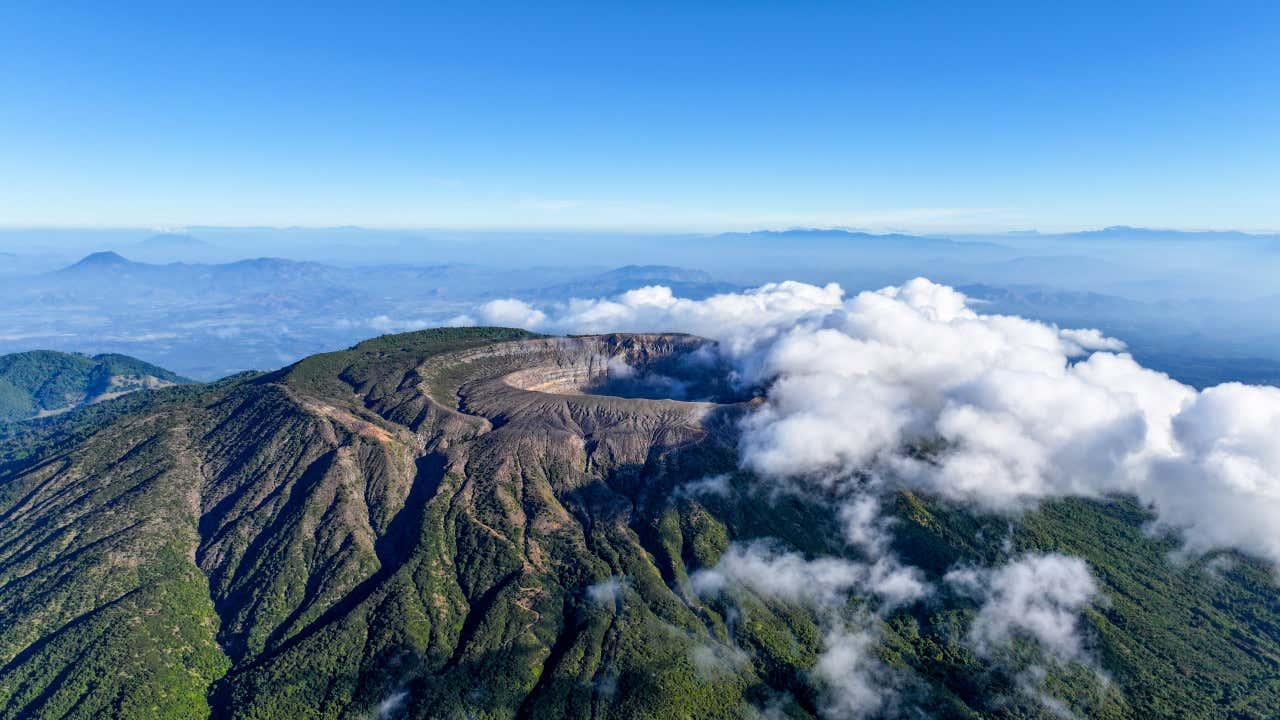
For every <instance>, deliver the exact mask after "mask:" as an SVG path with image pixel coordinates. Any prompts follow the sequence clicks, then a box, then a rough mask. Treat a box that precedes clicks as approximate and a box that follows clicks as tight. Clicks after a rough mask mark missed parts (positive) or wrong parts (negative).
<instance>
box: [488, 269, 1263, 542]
mask: <svg viewBox="0 0 1280 720" xmlns="http://www.w3.org/2000/svg"><path fill="white" fill-rule="evenodd" d="M486 308H488V311H487V313H488V314H489V315H501V316H502V318H503V321H504V324H517V325H524V326H526V327H532V328H534V329H539V330H544V331H549V332H571V331H572V332H602V331H659V330H673V331H686V332H693V333H696V334H701V335H704V336H708V337H711V338H713V339H716V340H718V341H720V350H721V352H722V353H723V354H724V355H725V356H726V358H727V359H729V360H730V361H731V362H732V363H733V364H734V366H735V368H736V377H737V379H739V380H740V381H742V382H744V383H754V384H758V385H760V386H762V387H764V388H765V390H766V394H765V402H764V403H762V404H761V405H760V407H758V408H757V409H756V410H755V411H754V412H752V413H751V414H750V415H749V416H748V417H747V418H746V419H745V420H744V422H743V425H742V438H741V446H740V451H741V457H742V461H743V464H744V466H746V467H747V468H749V469H752V470H755V471H757V472H759V473H761V474H762V475H765V476H786V477H792V478H799V479H802V480H806V481H813V482H817V483H821V484H823V485H825V486H828V487H831V486H840V485H842V484H845V483H848V482H849V480H850V478H852V477H853V476H854V474H855V473H865V472H872V473H875V474H876V475H878V476H882V477H884V478H886V481H887V482H894V483H901V484H905V485H907V486H910V487H915V488H920V489H924V490H927V491H930V492H934V493H937V494H939V495H942V496H944V497H948V498H952V499H956V500H961V501H966V502H970V503H973V504H975V505H978V506H980V507H983V508H986V509H989V510H996V511H1007V510H1013V509H1018V508H1021V507H1024V506H1026V505H1028V504H1030V503H1034V502H1035V501H1037V500H1039V499H1041V498H1045V497H1061V496H1100V495H1105V494H1108V493H1115V492H1121V493H1132V494H1134V495H1136V496H1137V497H1138V498H1139V499H1140V500H1141V501H1143V502H1145V503H1149V504H1152V505H1154V506H1155V507H1156V509H1157V510H1158V512H1159V518H1160V520H1161V521H1162V522H1164V523H1166V524H1168V525H1171V526H1175V527H1178V528H1180V529H1182V530H1183V531H1184V532H1185V534H1186V537H1187V540H1188V542H1189V547H1190V548H1191V549H1193V550H1205V549H1210V548H1238V549H1241V550H1245V551H1248V552H1253V553H1258V554H1260V555H1262V556H1264V557H1266V558H1268V559H1270V560H1272V561H1273V562H1280V524H1276V523H1274V522H1270V520H1271V519H1273V518H1275V517H1280V451H1278V450H1277V448H1280V443H1276V442H1275V441H1274V439H1275V438H1276V437H1278V436H1280V434H1278V431H1277V429H1276V423H1277V422H1280V421H1277V419H1276V418H1278V417H1280V390H1275V389H1269V388H1257V387H1247V386H1241V385H1227V386H1221V387H1219V388H1211V389H1209V390H1206V391H1203V392H1200V393H1197V392H1196V391H1195V390H1194V389H1192V388H1190V387H1188V386H1186V385H1183V384H1181V383H1178V382H1176V381H1174V380H1172V379H1170V378H1169V377H1167V376H1166V375H1164V374H1162V373H1158V372H1155V371H1152V370H1149V369H1147V368H1144V367H1142V366H1141V365H1139V364H1138V363H1137V362H1136V361H1134V360H1133V358H1132V357H1130V356H1129V355H1126V354H1121V353H1119V352H1117V351H1119V350H1121V349H1123V347H1124V346H1123V343H1121V342H1120V341H1118V340H1114V339H1111V338H1107V337H1105V336H1103V335H1102V334H1101V333H1100V332H1098V331H1097V330H1091V329H1059V328H1057V327H1054V326H1051V325H1046V324H1044V323H1039V322H1034V321H1031V320H1026V319H1023V318H1018V317H1011V316H1001V315H985V314H980V313H978V312H975V311H974V310H973V309H972V308H971V307H970V306H969V304H968V302H967V300H966V298H965V296H964V295H963V294H961V293H959V292H957V291H955V290H954V289H952V288H949V287H946V286H943V285H938V284H935V283H931V282H929V281H928V280H924V279H916V280H913V281H911V282H908V283H906V284H904V285H902V286H900V287H889V288H885V289H883V290H879V291H875V292H863V293H860V294H858V295H855V296H852V297H845V295H844V293H843V291H842V290H841V289H840V287H839V286H837V285H834V284H833V285H827V286H825V287H817V286H813V285H807V284H804V283H797V282H782V283H771V284H768V285H764V286H762V287H760V288H757V289H755V290H750V291H747V292H742V293H729V294H722V295H717V296H714V297H711V298H708V299H706V300H689V299H686V298H679V297H676V296H674V295H673V294H672V292H671V291H670V290H669V289H668V288H665V287H648V288H642V289H640V290H634V291H631V292H628V293H624V294H623V295H620V296H618V297H616V298H613V299H598V300H573V301H570V302H569V303H567V304H564V305H561V306H556V307H553V308H547V309H541V308H535V307H532V306H529V305H527V304H524V303H519V302H517V301H495V303H490V304H489V305H488V306H486ZM482 314H483V313H482ZM485 321H486V322H488V321H491V320H490V319H488V318H486V320H485ZM920 450H926V451H927V452H926V453H925V454H924V456H923V457H922V456H921V453H920V452H918V451H920Z"/></svg>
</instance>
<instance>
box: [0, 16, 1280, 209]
mask: <svg viewBox="0 0 1280 720" xmlns="http://www.w3.org/2000/svg"><path fill="white" fill-rule="evenodd" d="M262 5H266V3H263V4H262ZM271 5H272V7H271V8H270V9H266V8H263V7H258V6H257V4H254V5H248V4H246V5H235V4H232V3H216V4H212V3H211V4H207V5H199V6H197V5H191V6H187V5H186V4H181V3H156V4H145V3H127V2H122V3H117V4H109V3H86V4H78V3H59V4H56V7H55V4H54V3H47V2H32V3H25V2H16V3H15V2H9V3H5V4H4V5H3V9H0V225H8V226H15V225H16V226H23V225H59V226H154V227H162V226H182V225H189V224H215V225H336V224H357V225H369V226H380V227H485V228H491V227H495V228H510V227H566V228H627V229H672V230H720V229H725V230H728V229H743V228H754V227H786V226H795V225H818V226H847V227H864V228H871V229H908V230H926V231H927V230H934V231H943V230H946V231H962V230H1000V229H1011V228H1040V229H1046V230H1052V229H1071V228H1079V227H1096V226H1103V225H1110V224H1120V223H1125V224H1140V225H1151V226H1160V227H1182V228H1239V229H1280V92H1278V91H1277V90H1276V88H1280V3H1274V2H1260V3H1230V2H1225V3H1223V2H1218V3H1207V2H1206V3H1151V4H1144V3H1105V4H1101V3H1100V4H1096V5H1092V4H1088V3H985V4H983V9H981V10H972V9H963V8H955V7H952V5H953V4H952V3H803V2H791V3H746V4H741V5H739V4H734V5H731V4H729V3H723V4H721V3H714V4H712V3H706V4H698V3H680V4H655V3H631V4H620V3H581V4H578V3H551V4H549V5H548V6H547V7H539V8H530V7H523V6H520V5H515V4H512V5H500V4H488V5H485V6H484V7H483V8H480V7H478V5H475V6H471V7H468V6H467V5H464V4H456V5H455V4H425V3H416V4H414V5H412V6H396V5H380V4H376V3H359V4H356V3H352V4H350V5H346V6H336V5H332V4H329V5H327V7H326V8H325V9H317V8H313V7H308V6H307V5H301V4H299V5H292V6H290V5H288V4H284V3H279V4H275V3H273V4H271ZM1114 5H1124V6H1125V7H1122V8H1121V7H1113V6H1114Z"/></svg>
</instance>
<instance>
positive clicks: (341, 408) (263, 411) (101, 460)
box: [0, 329, 1280, 718]
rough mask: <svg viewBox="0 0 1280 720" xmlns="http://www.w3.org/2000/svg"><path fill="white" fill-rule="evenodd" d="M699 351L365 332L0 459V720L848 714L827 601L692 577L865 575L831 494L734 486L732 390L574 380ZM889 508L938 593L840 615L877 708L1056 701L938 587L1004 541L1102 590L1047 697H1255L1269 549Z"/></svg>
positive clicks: (1265, 704) (1269, 595)
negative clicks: (997, 651) (991, 652)
mask: <svg viewBox="0 0 1280 720" xmlns="http://www.w3.org/2000/svg"><path fill="white" fill-rule="evenodd" d="M702 342H703V341H701V340H699V339H697V338H692V337H688V336H679V335H641V336H600V337H587V338H541V337H536V336H532V335H529V334H527V333H524V332H521V331H513V330H502V329H457V330H437V331H424V332H420V333H412V334H408V335H400V336H387V337H383V338H379V339H376V340H371V341H368V342H366V343H362V344H361V345H359V346H357V347H355V348H353V349H352V350H349V351H344V352H339V353H330V354H325V355H318V356H315V357H312V358H309V359H307V360H304V361H303V362H301V363H298V364H296V365H294V366H291V367H289V368H286V369H285V370H282V371H279V372H276V373H272V374H268V375H253V376H246V377H243V378H239V379H234V380H230V381H227V382H224V383H220V384H216V385H213V386H200V387H183V388H173V389H169V390H165V391H160V392H157V393H155V394H154V395H153V396H151V397H148V398H145V399H144V400H142V401H139V400H135V399H130V398H124V399H121V400H119V401H115V403H109V404H107V405H103V406H98V408H94V409H91V410H99V411H100V412H103V414H104V417H107V418H109V419H108V420H107V421H104V422H100V423H98V424H96V425H93V426H92V427H90V429H89V430H87V431H84V432H80V433H78V434H72V433H65V434H63V435H60V436H59V435H56V434H51V435H49V436H48V437H49V439H46V440H43V441H41V442H43V444H42V445H40V444H37V446H38V447H42V448H43V449H42V450H37V451H36V452H34V453H29V454H27V455H25V456H23V455H14V454H12V453H7V452H6V453H4V454H0V457H12V458H14V459H12V460H11V461H9V462H8V463H7V464H5V465H0V588H2V590H0V718H18V717H68V718H89V717H146V718H157V717H160V718H197V717H206V716H209V715H212V716H213V717H216V718H297V717H323V718H369V717H379V716H381V717H402V716H403V717H413V718H426V717H431V718H464V717H492V718H512V717H626V718H630V717H749V716H752V714H753V713H759V712H765V711H768V712H771V713H775V716H786V717H813V716H817V715H824V716H828V717H842V716H848V715H841V714H839V708H838V707H837V706H835V705H833V704H832V703H831V702H830V701H829V698H828V696H829V694H830V693H831V691H832V689H833V688H832V681H831V680H829V679H826V677H827V676H825V675H824V674H823V672H822V668H819V667H817V664H818V662H819V657H820V654H821V652H822V649H823V646H824V643H825V642H827V639H826V638H824V634H825V633H826V630H825V629H824V624H823V619H822V617H821V616H820V612H821V611H820V610H819V609H817V608H815V607H812V606H810V605H807V604H805V603H803V602H794V601H788V600H786V599H784V598H779V597H776V596H770V595H768V594H762V593H759V592H754V591H751V590H747V589H744V590H741V591H740V592H735V593H733V594H732V595H707V594H705V593H700V592H698V591H697V590H696V588H695V587H694V583H693V582H691V580H690V578H691V575H693V574H694V573H695V572H696V571H697V570H699V569H706V568H711V567H713V566H716V565H717V563H718V562H720V561H721V559H722V557H723V556H724V555H725V554H726V551H727V550H728V549H729V548H730V546H731V543H744V542H751V541H763V540H765V539H767V538H768V539H772V540H771V542H774V543H778V544H780V545H782V546H785V547H788V548H792V549H795V550H797V551H799V552H800V553H802V554H804V555H805V556H808V557H819V556H847V557H853V558H857V557H859V551H857V550H856V549H852V548H850V547H849V546H848V545H846V544H845V542H844V541H843V539H842V537H841V532H840V529H839V523H840V519H839V518H837V517H836V516H835V511H834V509H833V508H832V506H831V505H830V503H827V502H824V499H823V498H822V497H818V496H814V495H811V494H803V493H800V492H789V491H785V490H783V491H779V489H778V488H776V487H770V486H768V485H765V484H764V483H762V482H761V481H760V480H758V479H756V478H753V477H751V476H749V475H747V474H744V473H742V472H740V471H737V470H736V468H737V457H736V427H737V424H736V420H737V419H738V418H740V417H741V416H742V415H743V414H744V413H747V412H750V411H751V408H752V407H753V405H752V403H751V401H749V400H745V399H740V398H735V397H732V396H725V395H723V394H717V393H716V392H714V391H713V392H710V393H709V394H707V395H706V396H707V397H709V398H712V399H714V400H717V401H718V402H709V401H708V402H678V401H673V400H663V399H635V398H633V399H626V398H620V397H612V396H605V395H600V394H597V393H599V392H602V391H605V390H607V389H609V387H610V385H609V384H608V381H609V380H610V378H609V373H610V372H611V371H610V366H611V365H612V363H610V362H609V361H610V359H613V360H615V361H618V360H621V361H625V362H626V363H627V365H628V366H629V367H633V368H639V369H641V370H643V371H645V372H649V371H650V370H652V371H653V372H655V373H657V372H662V373H668V372H676V371H679V370H680V369H681V368H683V367H686V366H685V365H683V364H681V363H680V362H677V361H676V360H678V359H679V358H680V357H682V356H683V355H684V354H685V353H691V352H695V351H696V350H697V348H698V347H700V346H701V344H702ZM117 406H118V407H119V410H118V412H117V411H115V408H117ZM83 412H86V411H81V413H83ZM78 421H80V413H72V414H71V415H69V416H68V417H67V418H66V420H65V421H63V422H66V423H75V422H78ZM56 438H61V439H60V440H58V439H56ZM6 442H9V443H12V442H14V441H13V440H9V441H6ZM6 449H7V446H6ZM707 477H712V478H719V479H717V480H715V481H714V482H710V483H708V482H703V483H701V484H698V483H696V482H694V481H697V480H699V479H702V478H707ZM886 509H887V510H888V511H889V512H891V513H892V514H893V516H894V517H895V518H896V525H895V526H894V527H893V536H894V549H895V551H896V552H897V553H898V554H899V555H900V556H901V557H902V559H903V561H904V562H908V563H911V564H913V565H915V566H917V567H919V568H921V569H922V571H923V573H924V574H925V575H926V577H927V579H929V580H930V581H931V582H934V583H935V584H936V587H937V588H938V589H937V591H936V592H935V593H933V594H932V595H930V596H927V597H926V598H924V599H923V600H920V601H917V602H912V603H908V604H904V605H902V606H901V607H898V608H896V609H894V610H892V611H891V612H889V613H886V614H884V615H883V616H873V617H870V618H868V616H867V615H866V600H865V599H863V598H859V597H853V598H852V599H850V600H849V601H848V602H847V604H844V605H842V606H840V607H839V608H838V609H837V612H838V613H840V614H841V615H842V616H843V617H845V618H846V619H848V620H849V621H851V622H852V621H854V620H857V619H861V620H862V621H864V622H869V623H871V624H872V625H873V626H874V628H875V630H876V632H877V633H878V635H877V637H878V641H877V642H876V643H875V645H874V647H873V648H872V650H871V652H873V653H874V656H875V657H877V658H879V660H880V661H881V662H882V663H883V664H884V666H885V667H886V668H887V669H888V671H889V672H892V676H889V677H886V679H885V683H886V686H888V687H891V689H892V692H893V694H894V696H895V697H896V698H897V699H896V701H895V702H893V703H889V704H886V705H885V706H883V707H882V708H881V710H880V714H882V715H888V716H894V715H899V714H900V715H903V716H915V715H916V714H917V713H919V712H927V714H928V715H929V716H934V717H955V718H962V717H971V718H977V717H1003V718H1020V717H1055V716H1056V715H1055V714H1054V711H1053V709H1052V708H1051V707H1050V706H1048V705H1045V704H1043V703H1042V702H1040V701H1039V700H1038V699H1037V698H1035V697H1032V696H1029V695H1027V694H1025V693H1021V692H1020V691H1019V688H1020V687H1021V686H1022V685H1021V684H1022V683H1025V678H1026V673H1027V672H1031V671H1033V670H1034V668H1035V667H1039V666H1040V665H1039V664H1038V663H1039V661H1038V660H1036V659H1035V658H1034V657H1032V655H1031V652H1032V649H1031V648H1029V647H1026V646H1022V645H1019V646H1017V647H1015V649H1014V652H1013V656H1012V657H1010V658H1007V662H1004V661H1002V662H992V661H991V660H990V659H988V658H982V657H978V656H977V655H975V653H974V651H973V650H972V649H971V647H970V646H969V645H968V644H967V643H966V629H967V628H968V627H969V626H970V624H971V623H972V620H973V618H974V615H975V612H976V605H975V603H974V601H973V600H971V599H968V598H966V597H963V596H961V595H958V594H956V593H954V592H952V591H951V590H948V589H947V586H946V585H945V584H943V583H941V582H940V580H941V577H942V575H943V574H944V573H946V572H947V571H948V570H949V569H952V568H955V567H969V566H974V567H987V566H991V565H995V564H997V563H999V562H1001V561H1002V560H1006V559H1008V558H1009V557H1012V556H1015V555H1018V554H1020V553H1024V552H1028V551H1061V552H1069V553H1071V554H1074V555H1080V556H1083V557H1084V558H1085V559H1086V560H1087V561H1088V562H1089V564H1090V566H1091V567H1092V569H1093V572H1094V574H1095V576H1096V577H1097V579H1098V582H1099V584H1100V586H1101V589H1102V593H1103V595H1104V596H1105V598H1106V601H1105V602H1100V603H1097V604H1096V605H1095V606H1093V607H1092V608H1091V609H1088V610H1086V613H1085V617H1084V625H1085V629H1086V630H1087V631H1088V634H1089V637H1090V651H1091V653H1092V655H1093V656H1094V657H1095V658H1096V659H1095V660H1094V661H1093V662H1096V663H1097V668H1098V670H1100V671H1101V672H1103V673H1105V674H1106V675H1107V676H1109V678H1110V680H1109V681H1107V682H1100V681H1098V679H1097V674H1096V673H1095V670H1094V669H1093V667H1091V666H1090V664H1089V663H1088V662H1072V663H1067V664H1064V665H1049V666H1047V670H1046V671H1047V673H1048V680H1047V681H1046V686H1047V687H1048V688H1050V689H1051V690H1053V691H1054V692H1055V694H1056V697H1058V698H1063V697H1066V698H1068V699H1069V700H1068V701H1067V704H1068V706H1069V708H1070V709H1071V710H1074V711H1075V712H1077V713H1079V714H1082V715H1085V716H1090V717H1114V718H1152V717H1166V718H1173V717H1205V718H1228V717H1266V716H1274V715H1275V714H1276V713H1277V712H1280V681H1277V677H1280V673H1278V670H1280V603H1278V601H1277V594H1276V591H1275V585H1274V582H1273V580H1272V578H1271V577H1270V574H1269V569H1268V568H1267V567H1265V566H1263V565H1262V564H1260V563H1258V562H1256V561H1253V560H1250V559H1248V558H1243V557H1235V556H1217V557H1215V558H1206V559H1201V560H1199V561H1196V562H1186V561H1181V562H1173V561H1171V560H1170V559H1169V554H1170V553H1171V552H1172V551H1173V550H1174V549H1176V547H1177V543H1176V541H1175V540H1173V539H1171V538H1162V537H1153V536H1150V535H1148V534H1146V533H1144V531H1143V527H1144V525H1145V524H1146V523H1148V521H1149V520H1150V517H1149V515H1148V514H1147V513H1146V512H1145V511H1144V510H1143V509H1142V508H1140V507H1137V506H1135V505H1134V504H1133V503H1131V502H1130V501H1128V500H1126V499H1123V498H1117V499H1114V500H1110V501H1061V502H1055V503H1050V504H1047V505H1044V506H1042V507H1041V508H1040V509H1039V510H1037V511H1034V512H1029V513H1027V514H1024V515H1021V516H1018V517H986V516H976V515H974V514H972V513H970V512H968V511H966V510H965V509H964V508H961V507H956V506H951V505H948V504H945V503H941V502H939V501H936V500H933V499H930V498H927V497H922V496H919V495H915V494H911V493H899V494H896V495H894V496H893V497H892V498H890V499H888V500H887V501H886ZM1228 561H1229V562H1228ZM1029 657H1030V658H1031V659H1030V660H1029V659H1028V658H1029ZM1059 709H1061V708H1059Z"/></svg>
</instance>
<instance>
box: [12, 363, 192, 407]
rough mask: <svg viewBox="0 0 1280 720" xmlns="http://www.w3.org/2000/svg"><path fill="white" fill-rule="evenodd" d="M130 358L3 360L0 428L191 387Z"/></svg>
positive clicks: (162, 370)
mask: <svg viewBox="0 0 1280 720" xmlns="http://www.w3.org/2000/svg"><path fill="white" fill-rule="evenodd" d="M189 382H191V381H190V380H187V379H186V378H183V377H180V376H178V375H176V374H174V373H171V372H169V371H168V370H165V369H164V368H160V367H156V366H155V365H152V364H150V363H146V362H143V361H141V360H138V359H136V358H131V357H128V356H127V355H115V354H103V355H94V356H93V357H89V356H86V355H80V354H76V353H64V352H56V351H53V350H32V351H29V352H21V353H12V354H9V355H0V422H3V421H8V420H24V419H26V418H31V417H36V416H41V415H53V414H57V413H60V412H66V411H67V410H71V409H72V408H76V407H80V406H82V405H92V404H93V403H97V402H102V401H103V400H109V399H111V398H113V397H118V396H120V395H124V394H126V393H130V392H135V391H137V390H144V389H153V388H161V387H167V386H169V385H178V384H182V383H189Z"/></svg>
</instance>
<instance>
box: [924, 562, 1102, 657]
mask: <svg viewBox="0 0 1280 720" xmlns="http://www.w3.org/2000/svg"><path fill="white" fill-rule="evenodd" d="M946 580H947V582H948V583H949V584H951V585H953V586H955V587H956V588H957V589H959V590H961V591H963V592H966V593H968V594H971V595H976V596H978V597H980V598H982V599H983V602H982V606H981V608H980V609H979V610H978V615H977V617H976V618H975V619H974V621H973V625H972V627H971V628H970V630H969V638H970V640H971V641H972V643H973V645H974V649H975V650H976V651H977V652H978V653H979V654H982V655H990V654H991V653H992V652H994V651H995V650H996V649H998V648H1001V647H1004V646H1007V645H1008V644H1009V643H1010V641H1012V640H1013V638H1014V637H1017V636H1025V637H1030V638H1032V639H1034V640H1035V641H1037V642H1038V643H1039V644H1040V646H1041V647H1043V648H1044V649H1045V650H1046V651H1048V652H1049V653H1050V654H1052V655H1054V656H1055V657H1057V658H1059V659H1062V660H1075V659H1079V658H1081V657H1082V653H1083V649H1082V648H1083V644H1082V641H1081V639H1080V633H1079V628H1078V625H1079V615H1080V611H1081V609H1083V608H1084V607H1085V606H1087V605H1088V604H1089V603H1090V602H1091V601H1092V600H1093V598H1094V597H1095V596H1096V595H1097V593H1098V586H1097V584H1096V583H1095V582H1094V580H1093V576H1092V575H1091V574H1090V573H1089V566H1088V565H1087V564H1086V563H1085V562H1084V561H1083V560H1081V559H1080V558H1076V557H1068V556H1066V555H1059V554H1054V553H1051V554H1044V555H1027V556H1024V557H1022V558H1019V559H1017V560H1015V561H1013V562H1010V563H1009V564H1007V565H1003V566H1001V567H998V568H995V569H991V570H973V569H964V570H953V571H951V572H949V573H947V576H946Z"/></svg>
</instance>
